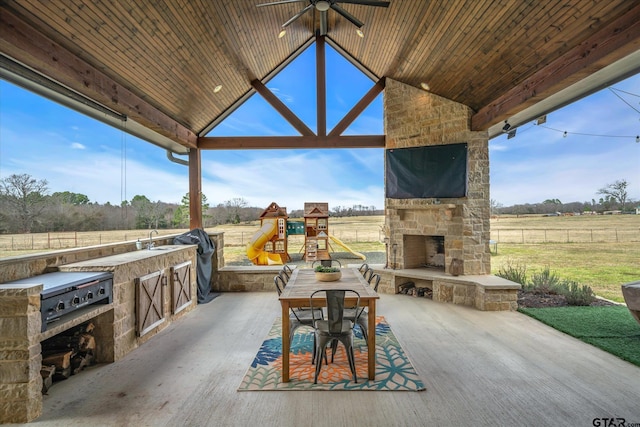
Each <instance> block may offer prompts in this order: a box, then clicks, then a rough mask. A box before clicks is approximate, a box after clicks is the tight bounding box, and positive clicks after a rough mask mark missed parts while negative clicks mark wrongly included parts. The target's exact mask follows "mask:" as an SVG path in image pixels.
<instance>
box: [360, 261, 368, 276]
mask: <svg viewBox="0 0 640 427" xmlns="http://www.w3.org/2000/svg"><path fill="white" fill-rule="evenodd" d="M367 270H369V264H367V263H366V262H365V263H363V264H362V265H361V266H360V267H358V271H359V272H360V273H363V274H364V272H365V271H367Z"/></svg>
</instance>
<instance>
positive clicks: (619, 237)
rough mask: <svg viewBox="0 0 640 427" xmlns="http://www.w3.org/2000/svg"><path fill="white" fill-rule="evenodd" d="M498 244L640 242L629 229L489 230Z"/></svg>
mask: <svg viewBox="0 0 640 427" xmlns="http://www.w3.org/2000/svg"><path fill="white" fill-rule="evenodd" d="M491 240H494V241H496V242H500V243H514V244H517V243H520V244H530V243H631V242H640V229H630V228H624V229H620V228H584V229H580V228H579V229H569V228H544V229H527V228H501V229H497V230H491Z"/></svg>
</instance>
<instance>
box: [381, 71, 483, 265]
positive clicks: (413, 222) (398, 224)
mask: <svg viewBox="0 0 640 427" xmlns="http://www.w3.org/2000/svg"><path fill="white" fill-rule="evenodd" d="M384 112H385V127H386V129H385V133H386V136H387V138H386V148H387V149H390V148H407V147H419V146H430V145H442V144H455V143H463V142H466V143H467V147H468V156H467V159H468V170H467V173H468V185H467V197H464V198H456V199H439V200H438V199H385V228H386V230H387V233H388V237H389V249H390V250H389V253H388V256H389V259H388V265H390V266H392V267H393V268H400V269H401V268H405V266H404V264H403V263H404V261H403V255H404V248H403V247H402V236H403V235H405V234H411V235H439V236H445V271H446V272H449V267H450V264H451V261H452V259H454V258H457V259H461V260H462V261H463V272H464V273H463V274H490V272H491V253H490V251H489V239H490V237H489V232H490V228H489V227H490V223H489V221H490V203H489V197H490V196H489V138H488V134H487V132H486V131H482V132H473V131H471V115H472V113H473V111H472V110H471V109H470V108H469V107H467V106H465V105H462V104H459V103H456V102H453V101H450V100H448V99H445V98H442V97H440V96H437V95H434V94H432V93H430V92H426V91H424V90H421V89H417V88H415V87H413V86H408V85H405V84H403V83H400V82H397V81H395V80H391V79H387V80H386V87H385V95H384ZM394 245H395V248H396V252H395V264H394V252H393V248H394Z"/></svg>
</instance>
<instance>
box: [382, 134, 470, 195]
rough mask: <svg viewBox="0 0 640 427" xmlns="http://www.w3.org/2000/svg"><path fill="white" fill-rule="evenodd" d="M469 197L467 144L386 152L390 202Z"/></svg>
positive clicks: (386, 181)
mask: <svg viewBox="0 0 640 427" xmlns="http://www.w3.org/2000/svg"><path fill="white" fill-rule="evenodd" d="M466 195H467V144H466V143H460V144H447V145H430V146H427V147H410V148H393V149H388V150H385V196H386V197H387V198H389V199H428V198H454V197H465V196H466Z"/></svg>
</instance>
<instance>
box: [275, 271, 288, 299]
mask: <svg viewBox="0 0 640 427" xmlns="http://www.w3.org/2000/svg"><path fill="white" fill-rule="evenodd" d="M273 283H275V285H276V291H278V295H280V294H282V290H283V289H284V287H285V286H286V283H285V282H284V279H282V277H280V275H277V276H275V277H274V278H273Z"/></svg>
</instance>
